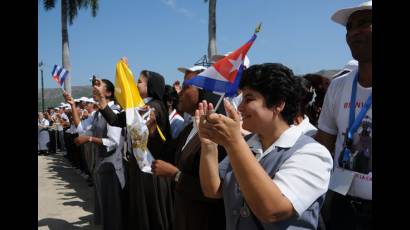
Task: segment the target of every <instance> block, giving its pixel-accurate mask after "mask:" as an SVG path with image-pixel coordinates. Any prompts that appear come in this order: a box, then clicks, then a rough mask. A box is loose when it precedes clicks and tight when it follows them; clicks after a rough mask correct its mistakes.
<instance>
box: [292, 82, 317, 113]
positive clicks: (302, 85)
mask: <svg viewBox="0 0 410 230" xmlns="http://www.w3.org/2000/svg"><path fill="white" fill-rule="evenodd" d="M295 79H296V83H297V84H298V90H297V91H298V92H299V101H300V104H299V109H298V112H299V113H300V115H305V114H306V112H307V110H308V106H309V103H310V102H311V101H312V99H313V95H314V93H315V92H314V88H313V86H312V83H311V82H310V81H309V80H307V79H306V78H304V77H295Z"/></svg>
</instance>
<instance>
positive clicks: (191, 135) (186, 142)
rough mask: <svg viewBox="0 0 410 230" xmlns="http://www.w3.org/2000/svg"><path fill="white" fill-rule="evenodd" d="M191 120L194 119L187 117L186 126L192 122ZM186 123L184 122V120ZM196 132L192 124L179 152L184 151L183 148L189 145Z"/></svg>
mask: <svg viewBox="0 0 410 230" xmlns="http://www.w3.org/2000/svg"><path fill="white" fill-rule="evenodd" d="M193 119H195V118H194V117H192V116H189V119H187V120H188V121H187V122H186V125H189V124H190V123H192V122H193ZM185 121H186V120H185ZM197 132H198V130H197V128H196V124H195V122H194V125H193V126H192V129H191V132H190V133H189V135H188V137H187V139H186V141H185V144H184V146H182V148H181V151H183V150H184V148H185V146H186V145H187V144H188V143H189V141H190V140H191V139H192V138H193V137H194V136H195V134H196V133H197Z"/></svg>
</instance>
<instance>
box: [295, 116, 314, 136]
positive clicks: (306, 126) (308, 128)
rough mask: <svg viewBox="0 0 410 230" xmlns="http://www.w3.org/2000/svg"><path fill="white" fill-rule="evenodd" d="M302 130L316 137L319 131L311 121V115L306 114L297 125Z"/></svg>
mask: <svg viewBox="0 0 410 230" xmlns="http://www.w3.org/2000/svg"><path fill="white" fill-rule="evenodd" d="M297 127H299V128H300V129H301V130H302V133H303V134H305V135H306V136H309V137H314V136H315V135H316V133H317V128H316V127H315V126H314V125H312V124H311V123H310V121H309V117H308V116H306V115H304V117H303V121H302V122H301V123H300V124H299V125H297Z"/></svg>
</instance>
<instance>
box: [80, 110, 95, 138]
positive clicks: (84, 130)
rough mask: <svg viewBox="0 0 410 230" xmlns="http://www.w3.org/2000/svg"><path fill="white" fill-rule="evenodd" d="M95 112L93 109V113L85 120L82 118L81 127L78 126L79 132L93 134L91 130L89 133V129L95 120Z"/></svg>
mask: <svg viewBox="0 0 410 230" xmlns="http://www.w3.org/2000/svg"><path fill="white" fill-rule="evenodd" d="M94 114H95V111H92V112H91V114H90V115H89V116H88V117H87V118H86V119H84V120H82V121H81V122H80V124H79V127H80V125H81V128H78V127H77V130H76V131H78V132H79V133H81V134H86V135H91V134H90V133H89V132H88V133H87V131H89V130H90V128H91V126H92V123H93V120H94Z"/></svg>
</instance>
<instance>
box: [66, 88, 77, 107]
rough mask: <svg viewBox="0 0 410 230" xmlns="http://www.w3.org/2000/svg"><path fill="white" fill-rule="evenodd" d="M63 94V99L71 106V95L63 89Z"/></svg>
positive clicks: (72, 101)
mask: <svg viewBox="0 0 410 230" xmlns="http://www.w3.org/2000/svg"><path fill="white" fill-rule="evenodd" d="M63 96H64V99H65V102H67V103H68V104H70V105H71V106H73V105H74V103H75V102H74V99H73V97H72V96H71V95H70V94H68V93H67V92H66V91H64V92H63Z"/></svg>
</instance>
